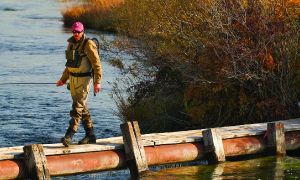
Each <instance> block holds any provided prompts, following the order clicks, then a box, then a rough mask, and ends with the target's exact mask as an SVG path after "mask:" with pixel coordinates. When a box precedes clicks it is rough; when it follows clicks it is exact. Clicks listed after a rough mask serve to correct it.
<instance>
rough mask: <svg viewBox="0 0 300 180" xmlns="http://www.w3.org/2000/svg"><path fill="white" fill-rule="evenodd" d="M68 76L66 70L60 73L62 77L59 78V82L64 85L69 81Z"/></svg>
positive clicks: (68, 73)
mask: <svg viewBox="0 0 300 180" xmlns="http://www.w3.org/2000/svg"><path fill="white" fill-rule="evenodd" d="M69 75H70V72H69V70H68V68H65V70H64V72H63V73H62V76H61V78H60V80H61V81H62V82H64V83H66V82H67V80H68V79H69Z"/></svg>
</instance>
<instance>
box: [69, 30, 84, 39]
mask: <svg viewBox="0 0 300 180" xmlns="http://www.w3.org/2000/svg"><path fill="white" fill-rule="evenodd" d="M72 33H73V37H74V39H75V40H76V41H79V40H80V39H81V37H82V35H83V31H81V32H78V31H72Z"/></svg>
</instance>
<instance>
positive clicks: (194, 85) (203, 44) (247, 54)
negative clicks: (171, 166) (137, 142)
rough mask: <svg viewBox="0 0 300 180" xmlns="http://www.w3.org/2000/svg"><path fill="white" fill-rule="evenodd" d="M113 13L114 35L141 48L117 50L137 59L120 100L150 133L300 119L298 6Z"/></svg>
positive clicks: (166, 6)
mask: <svg viewBox="0 0 300 180" xmlns="http://www.w3.org/2000/svg"><path fill="white" fill-rule="evenodd" d="M95 4H97V2H95V3H94V4H91V5H95ZM110 12H112V14H113V16H111V18H112V19H109V22H112V24H113V25H112V26H109V27H113V29H114V30H115V31H116V32H117V33H120V34H122V35H124V36H126V37H130V38H132V39H135V40H136V41H135V42H133V41H132V40H124V38H123V39H121V40H119V41H115V43H114V44H113V46H114V48H118V49H119V50H120V52H121V51H122V52H123V51H126V52H128V53H130V54H132V55H133V57H135V59H134V61H132V62H133V63H132V64H129V63H128V62H125V61H123V64H124V66H121V67H123V69H121V70H122V72H123V73H124V74H126V73H127V74H130V75H131V76H130V77H131V80H128V79H126V78H128V76H124V77H125V78H124V79H123V80H121V81H118V82H116V83H115V86H114V98H115V99H116V102H117V106H118V108H119V114H120V117H122V119H123V120H124V121H126V120H133V119H134V120H138V121H139V123H140V125H141V129H142V131H143V132H144V133H145V132H164V131H178V130H187V129H193V128H195V127H202V128H207V127H216V126H226V125H237V124H245V123H258V122H266V121H274V120H282V119H290V118H296V117H299V116H300V111H299V107H298V105H297V104H298V99H299V98H300V90H299V88H298V87H299V86H300V71H299V67H300V66H299V65H300V58H299V54H298V53H297V49H298V47H299V43H298V39H299V37H300V36H299V32H298V29H299V25H298V22H297V18H298V15H299V7H298V4H291V3H290V1H289V2H285V1H284V2H282V1H280V2H279V1H278V2H276V3H270V2H269V1H267V0H264V1H248V0H245V1H228V2H223V1H213V2H211V1H203V3H202V4H201V5H200V4H199V3H198V1H196V0H195V1H190V3H189V4H186V3H183V2H181V1H178V0H170V1H168V2H165V1H164V2H160V1H159V2H158V1H157V2H156V1H155V2H151V3H148V2H146V1H136V0H135V1H134V0H127V1H125V2H124V4H122V5H121V6H114V7H113V8H111V11H110ZM178 12H180V13H178ZM212 14H214V15H212ZM79 17H80V16H79ZM103 17H104V16H103ZM78 19H80V18H78ZM93 21H98V19H96V18H94V19H93ZM126 65H127V66H126ZM121 83H123V84H125V86H127V90H126V92H127V94H126V95H125V96H124V93H123V92H124V91H122V90H121V89H120V86H119V85H120V84H121ZM122 86H123V85H122Z"/></svg>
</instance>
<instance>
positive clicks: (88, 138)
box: [78, 128, 96, 144]
mask: <svg viewBox="0 0 300 180" xmlns="http://www.w3.org/2000/svg"><path fill="white" fill-rule="evenodd" d="M95 143H96V136H95V134H94V130H93V128H88V129H86V130H85V137H84V138H83V139H82V140H80V141H79V142H78V144H95Z"/></svg>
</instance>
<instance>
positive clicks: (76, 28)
mask: <svg viewBox="0 0 300 180" xmlns="http://www.w3.org/2000/svg"><path fill="white" fill-rule="evenodd" d="M72 31H78V32H82V31H84V27H83V24H82V23H81V22H75V23H74V24H73V25H72Z"/></svg>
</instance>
